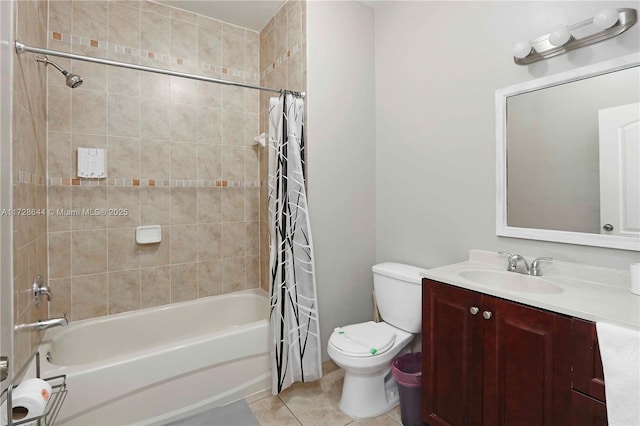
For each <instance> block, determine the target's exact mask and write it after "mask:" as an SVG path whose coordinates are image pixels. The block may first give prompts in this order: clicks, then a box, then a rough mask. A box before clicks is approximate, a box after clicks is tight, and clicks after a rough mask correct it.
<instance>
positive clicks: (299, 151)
mask: <svg viewBox="0 0 640 426" xmlns="http://www.w3.org/2000/svg"><path fill="white" fill-rule="evenodd" d="M303 113H304V101H303V100H302V99H300V98H297V97H295V96H293V95H291V94H286V95H284V94H283V95H280V97H279V98H271V100H270V103H269V249H270V256H269V266H270V274H271V275H270V284H271V285H270V292H271V301H270V302H271V304H270V317H269V318H270V332H271V344H272V354H271V355H272V356H271V367H272V368H271V375H272V377H273V386H272V391H273V394H278V393H280V392H281V391H282V390H284V389H286V388H287V387H289V386H290V385H291V384H292V383H294V382H308V381H313V380H316V379H319V378H320V377H321V376H322V362H321V351H320V326H319V324H318V303H317V296H316V280H315V270H314V261H313V245H312V240H311V229H310V225H309V211H308V206H307V196H306V190H305V186H304V179H305V177H304V158H303V157H304V155H303V152H304V138H303V115H304V114H303Z"/></svg>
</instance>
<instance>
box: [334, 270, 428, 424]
mask: <svg viewBox="0 0 640 426" xmlns="http://www.w3.org/2000/svg"><path fill="white" fill-rule="evenodd" d="M371 269H372V271H373V287H374V289H375V292H376V301H377V304H378V309H379V311H380V316H381V317H382V319H383V321H384V322H378V323H376V322H373V321H368V322H363V323H360V324H353V325H348V326H345V327H338V328H336V329H335V330H334V331H333V333H332V334H331V337H330V338H329V344H328V346H327V351H328V353H329V356H330V357H331V359H333V361H334V362H335V363H336V364H338V365H339V366H340V367H342V368H343V369H344V372H345V373H344V384H343V386H342V398H341V399H340V410H342V412H343V413H345V414H347V415H349V416H351V417H355V418H368V417H375V416H378V415H380V414H382V413H385V412H386V411H388V410H390V409H391V408H392V407H393V406H395V405H396V404H397V403H398V387H397V384H396V381H395V379H394V378H393V376H392V375H391V362H392V361H393V359H394V358H396V357H397V356H398V355H400V354H401V353H402V352H406V351H407V350H408V348H407V345H408V344H409V343H410V342H411V341H412V339H413V337H414V335H415V334H416V333H420V332H421V330H422V287H421V286H420V283H421V280H422V277H421V276H420V273H421V272H423V271H424V270H423V269H420V268H417V267H415V266H409V265H403V264H400V263H381V264H378V265H374V266H373V267H372V268H371Z"/></svg>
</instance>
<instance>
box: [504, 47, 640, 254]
mask: <svg viewBox="0 0 640 426" xmlns="http://www.w3.org/2000/svg"><path fill="white" fill-rule="evenodd" d="M496 138H497V151H496V152H497V163H496V167H497V172H496V178H497V179H496V182H497V187H496V234H497V235H501V236H508V237H518V238H527V239H536V240H546V241H557V242H566V243H573V244H583V245H592V246H601V247H611V248H620V249H626V250H639V251H640V55H637V54H634V55H630V56H625V57H623V58H618V59H615V60H611V61H607V62H604V63H600V64H596V65H591V66H588V67H584V68H580V69H576V70H572V71H570V72H566V73H562V74H558V75H555V76H550V77H545V78H541V79H537V80H533V81H529V82H526V83H523V84H519V85H515V86H510V87H507V88H504V89H500V90H497V91H496Z"/></svg>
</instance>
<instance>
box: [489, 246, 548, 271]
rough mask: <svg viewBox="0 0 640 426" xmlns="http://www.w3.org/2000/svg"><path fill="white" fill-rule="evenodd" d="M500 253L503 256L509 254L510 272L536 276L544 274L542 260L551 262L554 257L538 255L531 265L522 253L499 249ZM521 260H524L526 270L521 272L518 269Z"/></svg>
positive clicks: (508, 265)
mask: <svg viewBox="0 0 640 426" xmlns="http://www.w3.org/2000/svg"><path fill="white" fill-rule="evenodd" d="M498 254H501V255H503V256H507V257H508V260H507V271H509V272H518V273H521V274H527V275H532V276H534V277H539V276H540V275H542V272H540V265H539V264H540V262H541V261H546V262H550V261H552V260H553V259H552V258H550V257H538V258H536V259H535V260H534V261H533V262H531V266H529V264H528V263H527V259H525V258H524V256H522V255H520V254H511V253H506V252H503V251H499V252H498ZM520 261H523V262H524V270H525V272H520V271H518V270H517V269H518V264H519V263H520Z"/></svg>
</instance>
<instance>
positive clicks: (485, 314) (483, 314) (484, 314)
mask: <svg viewBox="0 0 640 426" xmlns="http://www.w3.org/2000/svg"><path fill="white" fill-rule="evenodd" d="M482 316H483V317H484V319H491V312H489V311H484V312H483V313H482Z"/></svg>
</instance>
